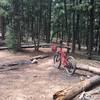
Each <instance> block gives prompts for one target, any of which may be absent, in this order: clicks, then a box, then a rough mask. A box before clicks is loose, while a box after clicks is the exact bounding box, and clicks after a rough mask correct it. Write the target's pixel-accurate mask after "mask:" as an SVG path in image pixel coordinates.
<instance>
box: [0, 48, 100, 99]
mask: <svg viewBox="0 0 100 100" xmlns="http://www.w3.org/2000/svg"><path fill="white" fill-rule="evenodd" d="M39 54H49V55H51V52H50V49H40V51H39V52H33V51H32V50H31V49H28V50H27V49H26V50H25V51H24V52H20V53H17V54H13V53H10V52H8V51H6V50H5V51H0V65H2V64H5V63H10V62H14V61H20V60H30V59H31V57H33V56H36V55H39ZM77 63H83V64H84V65H85V64H89V65H91V66H96V67H99V66H100V62H97V61H93V60H92V61H90V60H85V59H79V58H77ZM0 67H1V66H0ZM16 67H18V68H17V69H13V70H2V69H0V100H52V96H53V94H54V93H55V92H57V91H59V90H61V89H63V88H65V87H68V86H70V85H73V84H74V83H75V84H76V83H77V82H79V81H81V80H83V79H86V78H87V75H88V76H90V77H91V76H93V75H94V74H91V73H89V72H85V71H78V70H77V71H76V73H75V74H74V75H73V76H67V75H66V73H65V72H64V70H58V69H56V68H54V67H53V61H52V57H49V58H46V59H42V60H39V62H38V64H29V65H21V66H16Z"/></svg>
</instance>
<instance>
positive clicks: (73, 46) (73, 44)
mask: <svg viewBox="0 0 100 100" xmlns="http://www.w3.org/2000/svg"><path fill="white" fill-rule="evenodd" d="M73 6H75V1H73ZM75 17H76V16H75V10H74V11H73V34H72V53H75V48H76V47H75V45H76V31H75Z"/></svg>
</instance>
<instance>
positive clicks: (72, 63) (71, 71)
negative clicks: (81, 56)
mask: <svg viewBox="0 0 100 100" xmlns="http://www.w3.org/2000/svg"><path fill="white" fill-rule="evenodd" d="M67 60H68V66H64V67H65V71H66V72H67V74H68V75H73V74H74V73H75V70H76V61H75V58H74V57H72V56H69V57H68V59H67Z"/></svg>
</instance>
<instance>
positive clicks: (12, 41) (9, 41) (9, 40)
mask: <svg viewBox="0 0 100 100" xmlns="http://www.w3.org/2000/svg"><path fill="white" fill-rule="evenodd" d="M16 40H17V39H16V36H15V34H14V33H13V32H10V31H8V32H7V33H6V45H7V47H8V49H10V50H13V51H17V45H16Z"/></svg>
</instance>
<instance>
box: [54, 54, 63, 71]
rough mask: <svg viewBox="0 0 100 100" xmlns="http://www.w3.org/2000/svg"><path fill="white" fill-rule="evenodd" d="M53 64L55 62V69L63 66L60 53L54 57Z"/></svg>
mask: <svg viewBox="0 0 100 100" xmlns="http://www.w3.org/2000/svg"><path fill="white" fill-rule="evenodd" d="M53 62H54V67H56V68H58V69H59V68H60V66H61V56H60V53H59V52H57V53H56V54H55V55H54V57H53Z"/></svg>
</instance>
